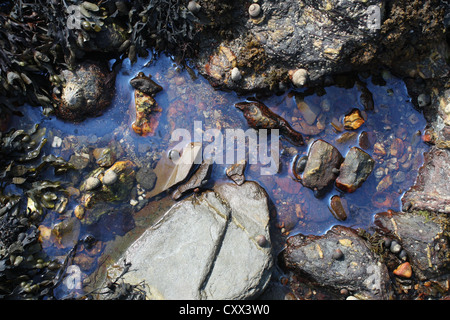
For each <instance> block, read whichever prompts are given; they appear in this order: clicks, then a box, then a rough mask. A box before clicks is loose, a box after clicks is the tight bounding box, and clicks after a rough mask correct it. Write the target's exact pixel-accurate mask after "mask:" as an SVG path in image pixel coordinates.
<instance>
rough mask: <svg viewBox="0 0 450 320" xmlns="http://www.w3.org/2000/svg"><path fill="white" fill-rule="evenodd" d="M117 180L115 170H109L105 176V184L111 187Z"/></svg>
mask: <svg viewBox="0 0 450 320" xmlns="http://www.w3.org/2000/svg"><path fill="white" fill-rule="evenodd" d="M117 178H118V176H117V173H116V172H115V171H114V170H108V171H106V172H105V175H104V176H103V184H104V185H107V186H109V185H111V184H113V183H115V182H116V181H117Z"/></svg>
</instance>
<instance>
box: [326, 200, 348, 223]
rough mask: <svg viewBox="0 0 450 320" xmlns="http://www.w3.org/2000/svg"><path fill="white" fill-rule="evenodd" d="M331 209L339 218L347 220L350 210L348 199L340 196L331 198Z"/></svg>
mask: <svg viewBox="0 0 450 320" xmlns="http://www.w3.org/2000/svg"><path fill="white" fill-rule="evenodd" d="M330 211H331V213H332V214H333V216H334V217H335V218H336V219H337V220H339V221H344V220H346V219H347V212H348V206H347V201H346V200H345V199H341V197H339V196H333V197H332V198H331V200H330Z"/></svg>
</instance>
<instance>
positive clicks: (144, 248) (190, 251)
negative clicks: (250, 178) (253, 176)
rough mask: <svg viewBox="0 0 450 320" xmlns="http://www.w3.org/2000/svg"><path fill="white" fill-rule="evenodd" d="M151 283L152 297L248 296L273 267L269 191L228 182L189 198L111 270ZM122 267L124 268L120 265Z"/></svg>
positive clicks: (255, 292)
mask: <svg viewBox="0 0 450 320" xmlns="http://www.w3.org/2000/svg"><path fill="white" fill-rule="evenodd" d="M123 261H126V262H127V263H130V264H131V267H130V269H129V271H128V272H127V273H125V274H124V275H123V280H124V281H125V282H127V283H130V284H137V283H141V282H142V281H145V283H146V288H147V289H148V291H147V292H146V294H147V298H150V299H195V300H198V299H248V298H252V297H256V296H258V295H259V294H260V293H261V292H262V291H263V290H264V288H265V287H266V285H267V283H268V281H269V279H270V276H271V268H272V256H271V240H270V234H269V210H268V203H267V195H266V193H265V191H264V189H262V188H261V187H260V186H259V185H258V184H257V183H255V182H245V183H244V184H242V185H241V186H237V185H235V184H229V183H226V184H222V185H218V186H215V187H214V191H206V192H204V193H202V194H201V195H199V196H196V197H194V196H191V197H189V198H186V199H184V200H182V201H180V202H179V203H177V204H176V205H175V206H174V207H172V208H171V209H170V210H169V211H168V212H167V213H166V214H165V215H164V216H163V217H162V219H161V220H160V221H159V222H157V223H156V224H155V225H153V226H151V227H150V228H148V229H147V230H146V231H145V232H144V233H143V234H142V236H141V237H140V238H139V239H137V240H136V241H135V242H134V243H133V244H132V245H131V246H130V247H129V248H128V249H127V250H126V252H125V253H124V255H123V256H122V257H121V258H120V259H118V260H117V264H116V265H113V266H111V267H110V268H109V269H108V275H109V276H110V277H113V278H115V276H117V275H118V274H120V273H121V272H122V270H123V269H121V268H120V267H123V265H122V264H123ZM118 266H119V268H118Z"/></svg>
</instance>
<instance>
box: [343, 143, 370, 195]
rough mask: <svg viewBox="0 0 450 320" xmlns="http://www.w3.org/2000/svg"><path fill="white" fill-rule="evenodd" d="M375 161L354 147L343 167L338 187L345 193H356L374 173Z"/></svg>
mask: <svg viewBox="0 0 450 320" xmlns="http://www.w3.org/2000/svg"><path fill="white" fill-rule="evenodd" d="M374 165H375V161H374V160H373V159H372V157H371V156H370V155H369V154H367V153H366V152H364V151H363V150H361V149H359V148H358V147H352V148H351V149H350V150H349V152H348V153H347V156H346V157H345V160H344V162H343V163H342V165H341V168H340V173H339V176H338V178H337V179H336V187H338V188H339V189H340V190H342V191H345V192H350V193H351V192H355V191H356V189H358V188H359V187H360V186H361V185H362V184H363V182H364V181H366V179H367V178H368V177H369V175H370V174H371V173H372V170H373V167H374Z"/></svg>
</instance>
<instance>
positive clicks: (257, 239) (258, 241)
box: [255, 234, 267, 247]
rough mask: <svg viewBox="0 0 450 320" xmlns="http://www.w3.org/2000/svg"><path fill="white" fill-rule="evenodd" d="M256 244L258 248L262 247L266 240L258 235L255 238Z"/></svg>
mask: <svg viewBox="0 0 450 320" xmlns="http://www.w3.org/2000/svg"><path fill="white" fill-rule="evenodd" d="M255 240H256V243H257V244H258V245H259V246H260V247H264V246H265V245H266V244H267V239H266V237H265V236H264V235H262V234H260V235H257V236H256V237H255Z"/></svg>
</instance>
